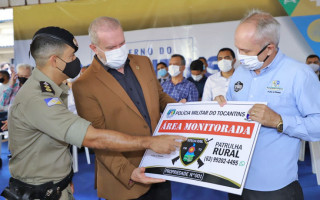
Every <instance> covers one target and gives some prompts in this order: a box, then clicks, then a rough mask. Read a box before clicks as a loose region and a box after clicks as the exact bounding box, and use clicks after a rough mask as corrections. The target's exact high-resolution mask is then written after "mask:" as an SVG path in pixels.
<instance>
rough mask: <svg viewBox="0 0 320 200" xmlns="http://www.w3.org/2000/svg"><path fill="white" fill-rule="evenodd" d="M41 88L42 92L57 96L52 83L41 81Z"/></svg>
mask: <svg viewBox="0 0 320 200" xmlns="http://www.w3.org/2000/svg"><path fill="white" fill-rule="evenodd" d="M40 87H41V91H42V92H48V93H52V94H55V92H54V90H53V88H52V86H51V85H50V83H48V82H46V81H40Z"/></svg>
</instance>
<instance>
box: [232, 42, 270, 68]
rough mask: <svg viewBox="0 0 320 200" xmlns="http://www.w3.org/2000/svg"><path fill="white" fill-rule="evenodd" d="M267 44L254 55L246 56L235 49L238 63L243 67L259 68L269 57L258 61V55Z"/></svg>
mask: <svg viewBox="0 0 320 200" xmlns="http://www.w3.org/2000/svg"><path fill="white" fill-rule="evenodd" d="M268 46H269V44H267V45H266V46H265V47H263V48H262V49H261V51H260V52H259V53H258V54H257V55H256V56H247V55H241V54H240V53H239V50H238V49H237V54H238V59H239V61H240V65H242V66H243V67H244V68H246V69H248V70H257V69H260V68H261V67H262V65H263V63H264V62H265V61H266V60H267V59H268V58H269V56H267V57H266V58H265V59H264V60H263V62H260V61H259V59H258V56H259V55H260V54H261V53H262V52H263V51H264V50H265V49H266V48H267V47H268Z"/></svg>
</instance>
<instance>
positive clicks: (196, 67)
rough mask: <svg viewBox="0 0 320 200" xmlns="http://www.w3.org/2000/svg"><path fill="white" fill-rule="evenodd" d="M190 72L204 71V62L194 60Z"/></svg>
mask: <svg viewBox="0 0 320 200" xmlns="http://www.w3.org/2000/svg"><path fill="white" fill-rule="evenodd" d="M190 70H200V71H203V62H202V61H201V60H194V61H192V63H191V64H190Z"/></svg>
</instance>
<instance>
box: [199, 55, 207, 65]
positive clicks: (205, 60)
mask: <svg viewBox="0 0 320 200" xmlns="http://www.w3.org/2000/svg"><path fill="white" fill-rule="evenodd" d="M200 59H203V60H205V61H206V62H207V59H206V58H205V57H203V56H201V57H199V58H198V60H200ZM203 64H204V63H203Z"/></svg>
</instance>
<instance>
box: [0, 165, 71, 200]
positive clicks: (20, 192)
mask: <svg viewBox="0 0 320 200" xmlns="http://www.w3.org/2000/svg"><path fill="white" fill-rule="evenodd" d="M72 177H73V170H71V172H70V173H69V174H68V176H66V177H65V178H64V179H62V180H61V181H59V182H58V183H56V184H54V183H53V182H52V181H50V182H47V183H44V184H41V185H31V184H28V183H24V182H22V181H20V180H18V179H15V178H12V177H11V178H10V181H9V188H6V189H7V190H6V189H5V190H4V192H3V193H2V195H3V194H5V193H8V192H13V193H14V194H15V195H17V196H19V197H20V198H19V199H52V200H53V199H59V198H60V196H61V192H62V191H63V190H64V189H65V188H66V187H67V186H68V185H69V184H70V182H71V181H72Z"/></svg>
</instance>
